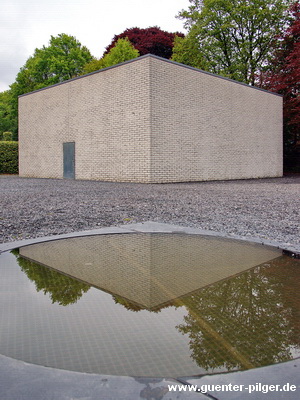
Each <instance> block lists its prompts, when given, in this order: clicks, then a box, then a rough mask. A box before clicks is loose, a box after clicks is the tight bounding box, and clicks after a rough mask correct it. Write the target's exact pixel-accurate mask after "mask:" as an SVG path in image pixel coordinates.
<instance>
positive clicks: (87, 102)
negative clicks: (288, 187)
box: [19, 56, 282, 183]
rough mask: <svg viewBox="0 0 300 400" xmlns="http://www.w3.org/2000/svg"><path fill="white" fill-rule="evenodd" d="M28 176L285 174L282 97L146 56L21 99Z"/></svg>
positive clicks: (158, 178)
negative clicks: (69, 170)
mask: <svg viewBox="0 0 300 400" xmlns="http://www.w3.org/2000/svg"><path fill="white" fill-rule="evenodd" d="M19 141H20V175H21V176H27V177H44V178H47V177H49V178H62V177H63V150H62V148H63V143H64V142H75V159H76V167H75V173H76V176H75V177H76V178H77V179H95V180H103V181H132V182H154V183H160V182H180V181H201V180H216V179H243V178H257V177H275V176H281V175H282V98H281V97H279V96H276V95H273V94H270V93H267V92H264V91H260V90H257V89H253V88H251V87H248V86H246V85H241V84H238V83H236V82H233V81H229V80H226V79H221V78H219V77H216V76H212V75H209V74H205V73H203V72H201V71H198V70H195V69H191V68H187V67H185V66H180V65H178V64H175V63H172V62H168V61H166V60H162V59H158V58H156V57H154V56H146V57H145V56H144V57H142V58H139V59H137V60H135V61H132V62H129V63H125V64H123V65H120V66H117V67H114V68H111V69H107V70H103V71H100V72H99V73H95V74H92V75H88V76H85V77H82V78H80V79H76V80H73V81H69V82H66V83H63V84H61V85H57V86H53V87H50V88H47V89H46V90H42V91H38V92H34V93H32V94H29V95H26V96H22V97H20V99H19Z"/></svg>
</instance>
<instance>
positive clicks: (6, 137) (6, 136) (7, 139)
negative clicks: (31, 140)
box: [2, 132, 13, 142]
mask: <svg viewBox="0 0 300 400" xmlns="http://www.w3.org/2000/svg"><path fill="white" fill-rule="evenodd" d="M12 136H13V134H12V132H3V134H2V140H4V141H5V142H10V141H12Z"/></svg>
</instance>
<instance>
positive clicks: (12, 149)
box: [0, 142, 19, 174]
mask: <svg viewBox="0 0 300 400" xmlns="http://www.w3.org/2000/svg"><path fill="white" fill-rule="evenodd" d="M18 163H19V151H18V142H0V174H17V173H18V172H19V168H18Z"/></svg>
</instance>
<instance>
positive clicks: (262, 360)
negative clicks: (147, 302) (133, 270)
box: [177, 256, 300, 370]
mask: <svg viewBox="0 0 300 400" xmlns="http://www.w3.org/2000/svg"><path fill="white" fill-rule="evenodd" d="M299 268H300V263H299V261H298V260H293V259H292V258H290V257H287V256H282V257H279V258H277V259H275V260H273V261H271V262H269V263H266V264H264V265H261V266H259V267H256V268H254V269H252V270H249V271H246V272H244V273H242V274H240V275H238V276H235V277H233V278H230V279H228V280H226V281H222V282H219V283H216V284H213V285H212V286H209V287H207V288H205V289H202V290H200V291H199V292H197V293H194V294H192V295H191V296H189V297H187V298H185V299H183V300H182V301H183V304H184V305H185V306H186V308H187V310H188V315H187V316H186V317H184V323H182V324H180V325H178V326H177V329H178V330H179V331H180V332H181V333H182V334H186V335H189V338H190V342H189V346H190V349H191V357H192V358H193V359H194V360H195V361H196V363H197V364H198V365H199V366H200V367H203V368H205V369H206V370H211V369H216V368H224V367H225V368H226V370H233V369H247V368H251V367H258V366H263V365H270V364H273V363H278V362H282V361H287V360H290V359H292V358H294V357H295V354H293V353H295V352H298V353H299V351H300V337H299V312H300V291H299V287H300V274H299V272H300V269H299Z"/></svg>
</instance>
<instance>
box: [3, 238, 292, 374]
mask: <svg viewBox="0 0 300 400" xmlns="http://www.w3.org/2000/svg"><path fill="white" fill-rule="evenodd" d="M299 268H300V261H299V260H295V259H292V258H291V257H288V256H287V255H282V251H280V250H278V249H274V248H271V247H267V246H261V245H255V244H249V243H246V242H240V241H235V240H227V239H221V238H212V237H204V236H199V235H186V234H158V233H156V234H118V235H98V236H90V237H81V238H72V239H64V240H56V241H51V242H45V243H40V244H35V245H31V246H26V247H22V248H20V249H18V250H14V251H12V252H10V253H8V252H7V253H3V254H1V255H0V271H1V272H0V273H1V283H0V315H1V321H2V322H1V325H0V353H1V354H4V355H7V356H10V357H13V358H16V359H21V360H24V361H26V362H30V363H35V364H41V365H46V366H51V367H56V368H62V369H68V370H74V371H81V372H93V373H100V374H111V375H132V376H157V377H161V376H165V377H179V376H190V375H197V374H205V373H215V372H221V371H232V370H241V369H249V368H255V367H259V366H264V365H270V364H274V363H278V362H282V361H287V360H290V359H293V358H296V357H299V356H300V334H299V333H300V323H299V320H300V319H299V316H300V290H299V289H300V273H299V271H300V269H299Z"/></svg>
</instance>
